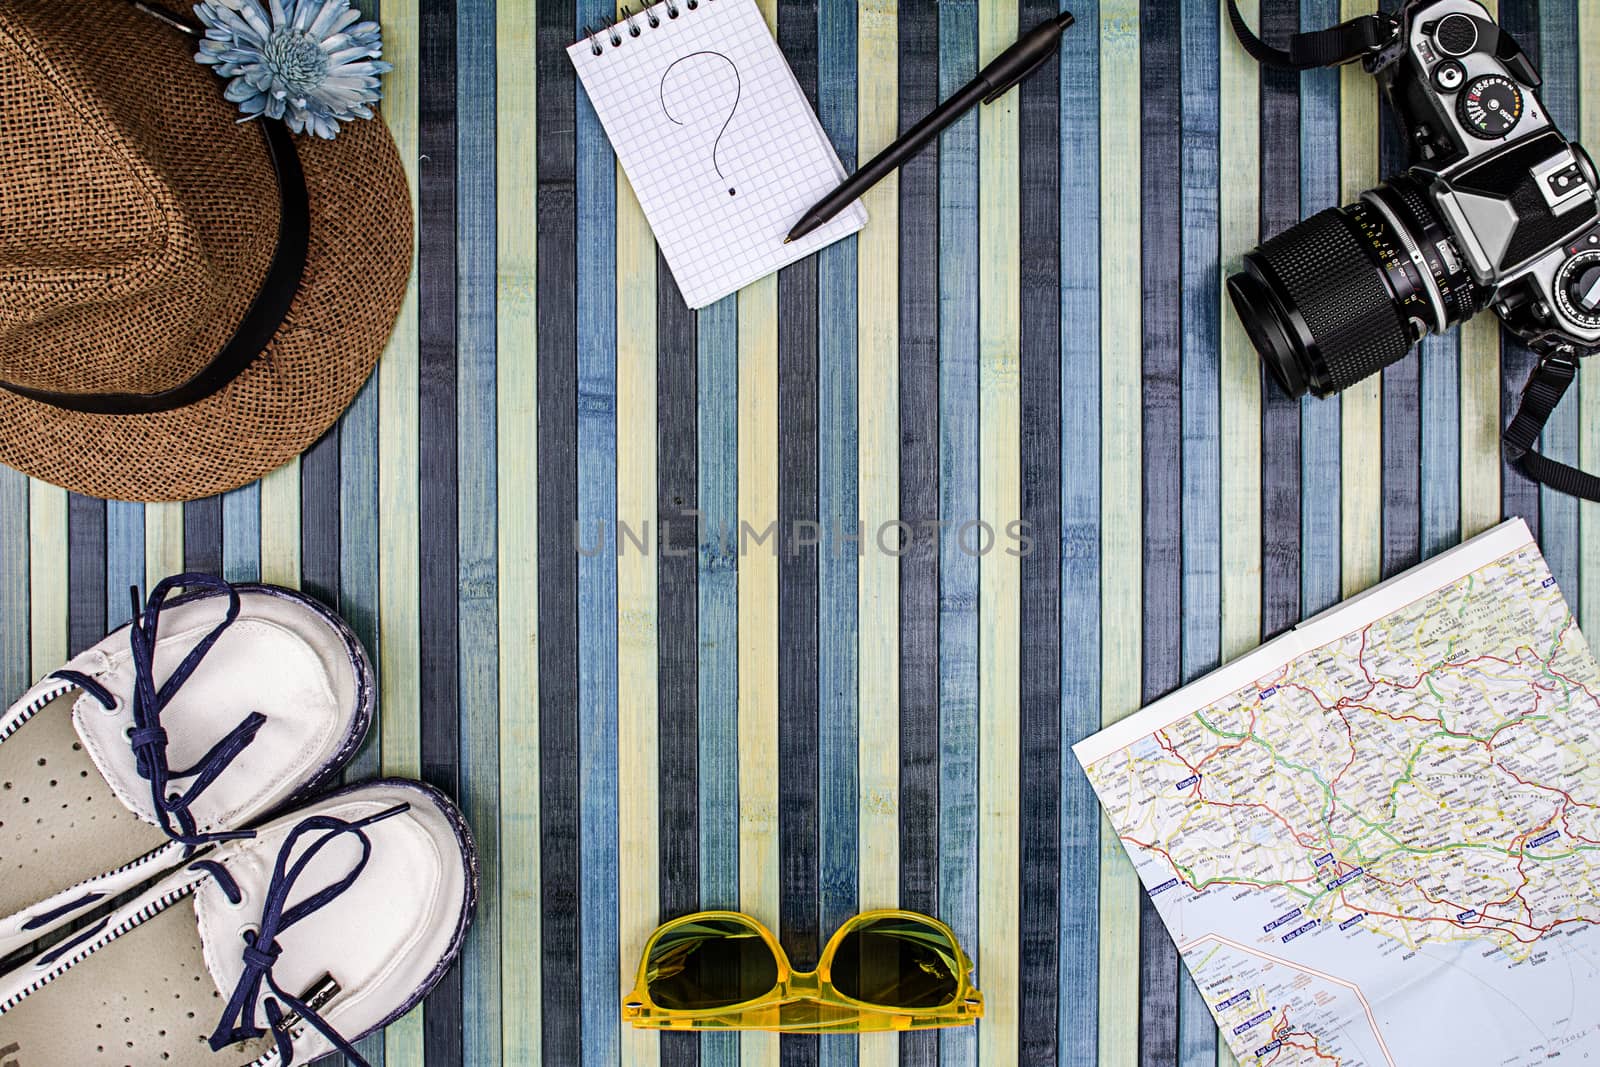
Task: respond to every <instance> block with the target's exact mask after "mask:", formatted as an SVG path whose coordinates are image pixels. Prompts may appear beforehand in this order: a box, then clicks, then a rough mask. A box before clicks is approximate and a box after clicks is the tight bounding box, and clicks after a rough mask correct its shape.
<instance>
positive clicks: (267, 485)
mask: <svg viewBox="0 0 1600 1067" xmlns="http://www.w3.org/2000/svg"><path fill="white" fill-rule="evenodd" d="M261 580H262V581H263V582H266V583H268V584H270V585H282V586H287V587H289V588H290V589H298V588H299V587H300V459H299V457H296V458H294V459H292V460H290V461H289V462H288V463H285V464H284V465H283V466H281V467H279V468H278V469H277V470H275V471H273V472H272V473H270V474H268V475H267V476H266V477H265V478H263V479H261Z"/></svg>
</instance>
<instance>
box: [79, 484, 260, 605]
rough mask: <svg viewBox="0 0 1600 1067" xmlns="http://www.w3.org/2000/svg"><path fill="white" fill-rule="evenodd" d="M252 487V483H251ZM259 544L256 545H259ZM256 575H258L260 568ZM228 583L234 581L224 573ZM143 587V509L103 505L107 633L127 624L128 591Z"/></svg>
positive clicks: (118, 503)
mask: <svg viewBox="0 0 1600 1067" xmlns="http://www.w3.org/2000/svg"><path fill="white" fill-rule="evenodd" d="M251 484H254V483H251ZM258 543H259V542H258ZM257 573H260V571H259V568H258V569H257ZM224 577H227V578H228V579H229V580H230V581H231V580H236V579H234V578H233V576H232V575H229V574H226V573H224ZM135 585H137V586H141V587H142V586H143V585H144V505H143V504H130V503H127V502H126V501H121V500H108V501H107V502H106V629H107V630H111V629H113V628H115V627H117V626H120V625H122V624H123V623H125V622H127V621H128V619H129V618H130V617H131V616H132V614H133V606H132V604H130V603H129V601H128V590H129V589H130V588H131V587H133V586H135Z"/></svg>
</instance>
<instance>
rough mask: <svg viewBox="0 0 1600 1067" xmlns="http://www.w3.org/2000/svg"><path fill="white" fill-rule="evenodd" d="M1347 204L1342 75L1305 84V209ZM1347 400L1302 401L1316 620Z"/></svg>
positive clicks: (1307, 600)
mask: <svg viewBox="0 0 1600 1067" xmlns="http://www.w3.org/2000/svg"><path fill="white" fill-rule="evenodd" d="M1338 22H1339V3H1338V0H1301V4H1300V27H1301V29H1302V30H1317V29H1323V28H1325V27H1328V26H1333V25H1336V24H1337V23H1338ZM1338 203H1339V73H1338V71H1335V70H1317V71H1308V72H1306V73H1305V74H1302V75H1301V78H1300V210H1301V212H1302V214H1306V215H1310V214H1313V213H1315V212H1318V211H1322V210H1323V209H1325V208H1329V207H1333V206H1335V205H1337V204H1338ZM1339 427H1340V413H1339V399H1338V398H1337V397H1331V398H1329V399H1327V400H1318V399H1317V398H1315V397H1306V398H1305V399H1303V400H1301V402H1300V470H1301V480H1300V560H1301V564H1300V602H1301V611H1302V613H1303V614H1306V615H1310V614H1313V613H1315V612H1318V611H1321V610H1323V609H1324V608H1328V607H1331V606H1332V605H1334V604H1336V603H1338V601H1339V592H1340V544H1341V540H1340V536H1341V535H1340V516H1341V512H1340V503H1339V501H1340V470H1339V460H1340V446H1339V438H1340V432H1339Z"/></svg>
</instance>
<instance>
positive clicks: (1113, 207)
mask: <svg viewBox="0 0 1600 1067" xmlns="http://www.w3.org/2000/svg"><path fill="white" fill-rule="evenodd" d="M1139 147H1140V146H1139V2H1138V0H1112V2H1110V3H1103V4H1102V5H1101V7H1100V218H1101V223H1100V226H1101V236H1100V248H1101V253H1100V324H1101V325H1100V329H1101V338H1100V352H1101V359H1100V376H1101V377H1100V382H1101V403H1100V412H1101V420H1102V424H1101V444H1100V457H1101V459H1100V478H1101V511H1100V524H1101V525H1100V530H1101V532H1100V559H1101V567H1102V571H1101V574H1102V575H1103V577H1102V579H1101V610H1100V623H1101V642H1102V643H1101V656H1100V663H1101V679H1102V681H1101V708H1100V715H1101V721H1102V723H1107V724H1109V723H1111V722H1115V721H1116V720H1117V719H1120V718H1122V717H1123V716H1124V715H1127V714H1128V713H1130V712H1132V711H1134V710H1136V709H1137V708H1138V707H1139V699H1140V695H1141V694H1140V685H1139V675H1140V667H1139V664H1140V641H1141V636H1142V634H1141V631H1142V627H1141V618H1142V615H1143V611H1142V596H1143V583H1142V575H1141V573H1140V572H1141V567H1140V543H1141V538H1142V529H1143V526H1142V521H1141V519H1142V515H1141V489H1142V484H1143V478H1142V474H1141V454H1142V449H1141V443H1140V442H1141V440H1142V432H1141V431H1142V427H1141V422H1140V420H1141V415H1140V412H1141V406H1140V368H1141V364H1142V359H1141V353H1142V352H1143V337H1142V329H1143V327H1142V318H1141V315H1140V306H1139V302H1140V295H1139V294H1140V292H1141V291H1142V288H1143V287H1142V284H1141V278H1140V256H1139V251H1140V245H1139V235H1140V226H1139V195H1138V175H1139V159H1140V153H1139ZM1099 1033H1100V1062H1101V1063H1102V1064H1107V1065H1118V1067H1121V1065H1124V1064H1133V1063H1135V1062H1136V1060H1137V1057H1138V1048H1139V881H1138V877H1137V876H1136V875H1135V874H1134V871H1133V865H1132V864H1131V863H1130V862H1129V861H1128V856H1127V853H1126V852H1125V851H1124V850H1123V848H1122V842H1121V841H1119V840H1118V838H1117V835H1116V832H1115V831H1113V830H1112V829H1111V826H1110V824H1109V823H1108V822H1106V821H1105V820H1104V819H1103V818H1102V820H1101V830H1100V1031H1099Z"/></svg>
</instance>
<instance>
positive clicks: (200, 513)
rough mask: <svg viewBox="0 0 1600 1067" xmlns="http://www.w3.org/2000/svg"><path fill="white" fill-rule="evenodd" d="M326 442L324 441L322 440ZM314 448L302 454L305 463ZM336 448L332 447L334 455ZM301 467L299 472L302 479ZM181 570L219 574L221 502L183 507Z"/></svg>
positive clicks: (202, 501) (205, 500) (209, 500)
mask: <svg viewBox="0 0 1600 1067" xmlns="http://www.w3.org/2000/svg"><path fill="white" fill-rule="evenodd" d="M324 440H326V438H324ZM316 451H317V447H316V446H315V445H314V446H312V449H311V452H308V453H306V456H307V458H308V459H309V458H310V457H311V456H312V454H313V453H315V452H316ZM337 451H338V446H337V444H335V447H334V452H335V453H337ZM313 470H315V466H313ZM304 471H305V466H304V464H303V463H302V465H301V472H302V477H304ZM183 569H184V570H186V571H199V572H201V573H202V574H220V573H222V498H221V497H220V496H208V497H203V498H201V499H199V500H191V501H189V502H188V503H186V504H184V505H183Z"/></svg>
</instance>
